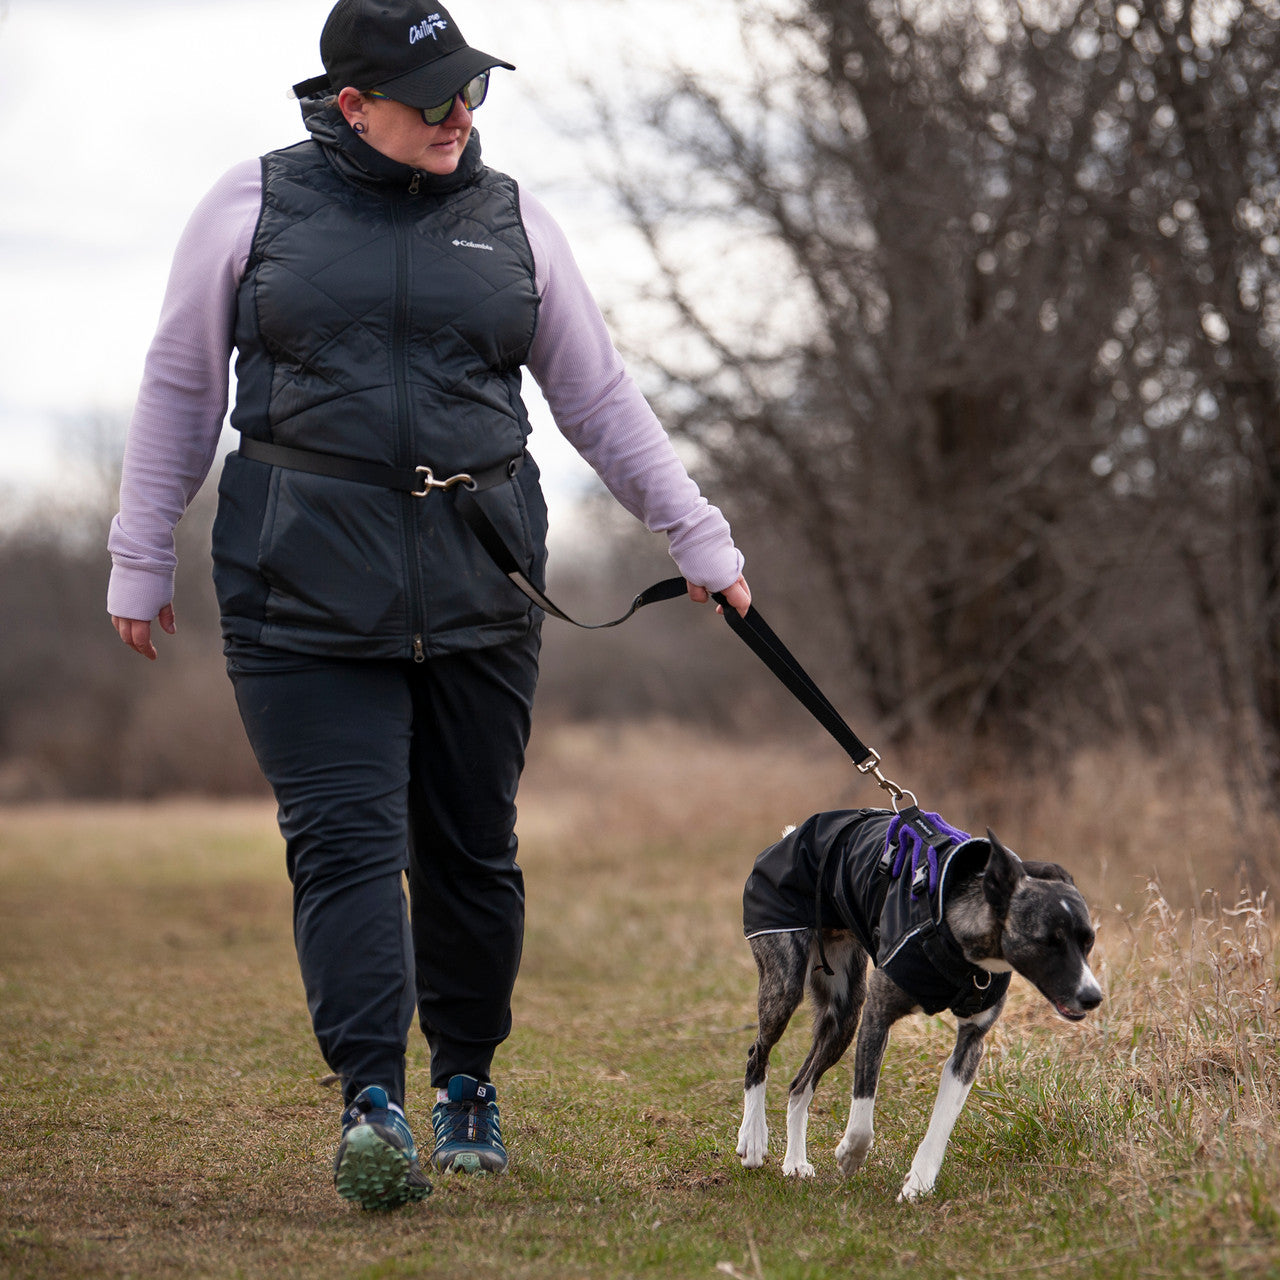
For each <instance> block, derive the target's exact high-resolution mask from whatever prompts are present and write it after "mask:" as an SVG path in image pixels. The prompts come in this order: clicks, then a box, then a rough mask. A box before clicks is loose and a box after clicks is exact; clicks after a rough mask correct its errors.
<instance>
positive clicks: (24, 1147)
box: [0, 729, 1280, 1280]
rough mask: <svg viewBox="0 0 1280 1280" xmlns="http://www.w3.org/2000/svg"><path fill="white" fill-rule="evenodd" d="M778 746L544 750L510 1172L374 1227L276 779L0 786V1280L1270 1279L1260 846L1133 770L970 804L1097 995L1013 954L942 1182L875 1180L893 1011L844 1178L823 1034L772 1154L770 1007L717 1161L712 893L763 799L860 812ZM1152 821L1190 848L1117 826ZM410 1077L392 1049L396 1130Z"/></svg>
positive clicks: (740, 994)
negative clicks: (10, 800)
mask: <svg viewBox="0 0 1280 1280" xmlns="http://www.w3.org/2000/svg"><path fill="white" fill-rule="evenodd" d="M784 754H785V756H786V759H785V761H783V762H781V763H780V762H779V761H777V760H776V759H775V758H774V753H773V752H770V751H765V750H763V749H761V750H757V751H754V752H753V751H744V750H729V749H728V748H726V747H723V746H721V745H719V744H716V743H713V742H700V741H697V740H693V739H690V738H688V737H686V736H683V735H681V734H678V733H676V732H675V731H674V730H664V729H657V730H654V731H653V732H652V733H651V734H649V735H639V734H634V733H625V734H619V735H615V736H613V737H602V736H601V735H599V734H587V733H583V732H572V731H567V730H565V731H558V732H549V733H548V734H547V735H546V737H545V738H543V739H540V740H539V741H538V742H537V743H536V750H535V753H534V757H533V760H532V762H531V768H530V774H529V777H528V779H527V783H526V788H525V793H524V797H523V803H522V808H521V831H522V841H523V843H522V855H521V861H522V864H523V866H524V868H525V873H526V878H527V883H528V893H529V928H528V937H527V943H526V950H525V961H524V967H523V970H522V974H521V979H520V984H519V986H518V988H517V996H516V1010H515V1012H516V1031H515V1034H514V1035H513V1037H512V1039H511V1041H510V1042H509V1044H508V1045H507V1046H505V1047H504V1050H503V1051H502V1053H501V1055H500V1059H499V1062H498V1064H497V1066H496V1069H495V1078H496V1079H497V1082H498V1085H499V1088H500V1091H501V1099H502V1104H503V1127H504V1132H505V1133H506V1134H507V1136H508V1139H509V1143H510V1146H511V1149H512V1155H513V1163H512V1168H511V1171H510V1173H509V1174H508V1175H507V1176H505V1177H503V1178H500V1179H489V1180H484V1179H471V1180H463V1179H453V1180H448V1181H441V1180H437V1186H436V1190H435V1193H434V1194H433V1195H432V1196H431V1197H430V1198H429V1199H428V1200H427V1201H426V1202H425V1203H424V1204H422V1205H419V1206H414V1207H412V1208H410V1209H407V1210H405V1211H402V1212H399V1213H397V1214H393V1215H370V1214H363V1213H361V1212H359V1211H358V1210H355V1209H353V1208H351V1207H350V1206H348V1205H346V1204H344V1203H342V1202H340V1201H339V1200H338V1199H337V1197H336V1196H335V1194H334V1192H333V1189H332V1185H331V1182H330V1175H329V1161H330V1159H331V1156H332V1150H333V1147H334V1145H335V1142H336V1132H337V1126H336V1118H337V1111H338V1103H337V1099H336V1097H335V1094H334V1092H333V1091H332V1090H331V1089H329V1088H327V1087H325V1086H324V1085H323V1084H322V1083H321V1080H322V1077H323V1076H324V1074H325V1071H326V1068H325V1066H324V1064H323V1063H322V1062H321V1060H320V1058H319V1056H318V1054H317V1052H316V1050H315V1048H314V1045H313V1043H312V1041H311V1037H310V1031H309V1027H308V1024H307V1018H306V1011H305V1007H304V1003H303V999H302V993H301V986H300V982H299V979H298V976H297V972H296V964H295V961H294V957H293V952H292V942H291V931H290V923H289V915H290V905H289V891H288V886H287V884H286V882H285V879H284V873H283V866H282V863H283V859H282V855H281V847H280V841H279V837H278V835H277V834H276V832H275V828H274V821H273V813H272V810H271V807H270V806H269V805H264V804H221V805H220V804H211V803H196V802H183V803H176V802H175V803H168V804H161V805H157V806H155V807H150V808H111V807H84V808H64V809H59V808H40V809H30V808H28V809H10V810H4V811H0V1276H4V1277H39V1278H42V1280H43V1278H45V1277H64V1276H65V1277H126V1276H137V1277H143V1278H150V1277H171V1276H173V1277H176V1276H183V1277H186V1276H209V1277H259V1276H263V1277H266V1276H270V1277H277V1276H280V1277H293V1276H297V1277H304V1276H305V1277H309V1278H312V1277H314V1278H317V1280H320V1278H326V1277H364V1278H366V1280H375V1278H380V1277H410V1276H423V1277H445V1276H450V1277H453V1276H477V1277H482V1276H483V1277H488V1276H494V1277H525V1276H528V1277H534V1276H536V1277H551V1278H558V1277H592V1278H595V1277H627V1276H644V1277H707V1278H708V1280H711V1278H713V1277H716V1276H718V1275H729V1276H732V1277H739V1278H742V1280H783V1278H784V1277H786V1278H791V1280H801V1278H805V1280H816V1278H817V1277H827V1276H844V1275H858V1276H876V1277H892V1278H896V1277H904V1278H905V1277H908V1276H910V1277H922V1276H923V1277H933V1276H938V1277H944V1276H945V1277H952V1276H958V1277H967V1278H969V1280H973V1278H975V1277H986V1276H1015V1277H1016V1276H1027V1275H1049V1276H1099V1277H1102V1276H1106V1277H1111V1276H1132V1277H1146V1276H1188V1277H1191V1276H1196V1277H1199V1276H1272V1275H1277V1276H1280V992H1278V987H1277V940H1276V938H1275V937H1274V935H1273V933H1272V929H1273V925H1274V917H1273V914H1272V911H1271V907H1270V904H1269V901H1268V900H1267V899H1266V897H1265V894H1264V893H1263V892H1262V891H1261V887H1260V885H1261V883H1265V880H1263V881H1261V882H1260V881H1257V880H1255V882H1254V884H1253V886H1252V890H1253V892H1252V893H1251V894H1250V895H1248V896H1245V897H1243V898H1241V897H1240V895H1239V894H1238V892H1237V889H1238V881H1237V873H1236V866H1237V864H1238V863H1240V862H1244V863H1245V864H1247V865H1248V866H1249V868H1250V870H1251V872H1252V873H1253V874H1255V875H1257V874H1259V869H1260V868H1261V872H1262V874H1264V875H1265V874H1267V873H1268V872H1269V869H1271V868H1273V867H1274V863H1273V862H1269V861H1267V858H1268V857H1273V856H1274V855H1273V854H1272V853H1268V854H1267V856H1266V857H1264V856H1262V855H1256V856H1255V855H1254V854H1253V853H1251V852H1250V851H1251V850H1256V848H1258V847H1259V845H1258V842H1259V841H1265V840H1266V839H1267V838H1268V832H1267V831H1265V830H1263V829H1262V828H1257V827H1250V828H1249V829H1248V830H1243V829H1241V830H1236V831H1235V832H1234V833H1233V834H1231V835H1230V836H1229V838H1223V837H1221V835H1220V838H1219V840H1218V842H1217V844H1215V845H1214V846H1213V849H1212V850H1210V849H1209V848H1208V847H1207V845H1206V843H1205V841H1207V840H1208V838H1209V837H1208V836H1207V835H1206V834H1205V833H1200V832H1198V831H1197V830H1196V824H1197V823H1203V824H1205V826H1206V831H1208V830H1211V829H1212V824H1213V823H1214V821H1215V817H1214V815H1213V814H1212V813H1206V808H1212V806H1213V804H1215V803H1219V800H1218V798H1216V797H1217V793H1216V791H1215V790H1214V789H1213V788H1211V787H1210V788H1207V789H1206V791H1205V792H1203V793H1201V792H1199V791H1198V790H1197V787H1196V786H1194V785H1186V784H1185V782H1178V781H1177V779H1176V778H1174V779H1169V778H1166V777H1164V776H1163V775H1162V774H1161V773H1160V770H1159V769H1158V768H1156V767H1155V766H1148V765H1144V764H1142V763H1141V762H1138V761H1136V760H1134V759H1132V758H1126V759H1124V760H1119V759H1112V760H1108V759H1107V758H1105V757H1103V756H1099V757H1097V758H1095V759H1091V760H1090V759H1081V760H1080V761H1077V762H1076V764H1075V765H1074V766H1073V769H1072V771H1071V772H1070V774H1069V775H1068V776H1065V777H1064V779H1063V780H1062V782H1061V785H1059V786H1057V787H1056V788H1054V789H1052V790H1045V789H1043V788H1041V789H1039V790H1036V791H1033V790H1031V789H1029V788H1028V789H1027V790H1025V791H1023V792H1021V793H1009V792H1007V791H1005V792H1003V793H1002V794H1001V797H1000V799H999V801H998V802H994V801H993V802H992V804H993V807H994V808H996V809H998V810H999V821H998V823H993V825H997V829H998V830H1000V831H1001V834H1002V836H1003V837H1004V838H1005V839H1006V840H1007V841H1008V842H1009V843H1010V844H1012V845H1013V846H1014V847H1015V848H1021V849H1024V851H1025V852H1028V853H1030V852H1031V851H1032V848H1033V846H1034V849H1035V853H1036V854H1037V855H1039V856H1046V857H1048V856H1053V857H1057V858H1059V859H1060V860H1061V861H1063V862H1065V863H1067V864H1068V865H1069V866H1071V867H1072V869H1073V870H1074V871H1076V873H1077V878H1078V880H1079V881H1080V883H1081V886H1082V888H1084V889H1085V891H1086V894H1087V895H1088V896H1089V897H1090V900H1091V902H1092V903H1093V905H1094V908H1095V913H1096V915H1097V918H1098V922H1099V926H1100V928H1099V934H1100V941H1099V950H1098V952H1097V953H1096V956H1097V964H1096V968H1097V970H1098V972H1099V976H1100V979H1101V980H1102V982H1103V985H1104V989H1105V991H1106V994H1107V999H1106V1001H1105V1003H1104V1005H1103V1007H1102V1009H1101V1010H1099V1011H1098V1013H1097V1014H1095V1015H1094V1016H1092V1017H1091V1018H1090V1019H1089V1021H1088V1022H1087V1023H1085V1024H1084V1025H1082V1026H1081V1027H1070V1026H1067V1025H1065V1024H1064V1023H1062V1022H1061V1021H1060V1020H1058V1019H1057V1018H1055V1017H1054V1016H1053V1015H1052V1013H1051V1012H1050V1011H1049V1010H1048V1008H1047V1006H1045V1005H1044V1003H1043V1001H1040V1000H1039V998H1038V997H1036V996H1034V994H1033V993H1032V992H1031V991H1030V989H1029V988H1028V987H1027V986H1026V984H1025V983H1023V982H1021V981H1020V980H1017V979H1015V982H1014V989H1013V995H1012V997H1011V1007H1010V1010H1009V1012H1008V1013H1007V1014H1006V1017H1005V1018H1004V1019H1003V1020H1002V1022H1001V1024H1000V1027H999V1028H998V1029H997V1031H996V1032H995V1033H994V1034H993V1036H992V1037H991V1041H992V1043H991V1047H990V1051H989V1053H988V1057H987V1060H986V1062H985V1064H984V1066H983V1070H982V1074H981V1075H980V1077H979V1082H978V1085H977V1087H976V1088H975V1090H974V1092H973V1095H972V1096H971V1097H970V1100H969V1104H968V1106H967V1108H966V1110H965V1112H964V1114H963V1115H962V1116H961V1119H960V1122H959V1124H958V1125H957V1127H956V1132H955V1135H954V1137H953V1139H952V1144H951V1148H950V1151H949V1153H948V1158H947V1162H946V1163H945V1164H944V1166H943V1171H942V1175H941V1177H940V1179H939V1183H938V1189H937V1193H936V1195H935V1196H934V1197H933V1198H932V1199H930V1200H928V1201H926V1202H923V1203H920V1204H915V1205H898V1204H896V1203H895V1201H894V1197H895V1195H896V1192H897V1189H898V1186H899V1185H900V1182H901V1179H902V1177H903V1176H904V1174H905V1172H906V1169H907V1167H908V1165H909V1163H910V1159H911V1154H912V1152H913V1150H914V1147H915V1144H916V1143H917V1142H918V1140H919V1138H920V1136H921V1135H922V1133H923V1131H924V1127H925V1124H926V1122H927V1118H928V1112H929V1108H930V1106H931V1104H932V1099H933V1093H934V1089H935V1085H936V1080H937V1075H938V1072H939V1070H940V1068H941V1065H942V1062H943V1060H944V1059H945V1057H946V1055H947V1053H948V1051H949V1048H950V1032H949V1029H948V1027H947V1025H946V1021H945V1020H944V1019H929V1020H926V1019H913V1020H910V1021H909V1022H908V1023H906V1024H903V1025H902V1028H901V1030H900V1031H899V1032H898V1033H896V1034H895V1038H894V1041H893V1043H892V1044H891V1046H890V1050H889V1054H888V1057H887V1060H886V1065H885V1070H884V1076H883V1080H882V1085H881V1092H880V1103H879V1106H878V1110H877V1124H876V1145H875V1147H874V1148H873V1150H872V1153H871V1157H870V1159H869V1161H868V1164H867V1167H866V1168H865V1169H864V1170H863V1171H862V1172H861V1173H860V1174H859V1175H858V1176H857V1178H855V1179H853V1180H846V1179H843V1178H841V1177H840V1175H839V1174H838V1173H837V1171H836V1169H835V1162H834V1157H833V1154H832V1149H833V1148H834V1145H835V1143H836V1141H837V1140H838V1138H839V1135H840V1132H841V1130H842V1128H843V1122H844V1118H845V1115H846V1112H847V1108H848V1091H849V1083H850V1076H851V1065H852V1064H851V1062H850V1061H846V1062H845V1063H843V1064H841V1066H840V1067H839V1068H838V1069H837V1070H836V1071H834V1072H832V1073H831V1074H830V1075H829V1076H828V1077H827V1079H826V1080H825V1081H824V1083H823V1086H822V1088H821V1089H820V1091H819V1094H818V1098H817V1100H816V1102H815V1106H814V1112H813V1119H812V1127H811V1145H810V1151H811V1153H812V1154H813V1158H814V1163H815V1165H816V1166H817V1169H818V1175H817V1177H816V1178H815V1179H813V1180H812V1181H810V1182H806V1183H803V1184H797V1183H792V1182H788V1181H785V1180H784V1179H783V1178H782V1176H781V1174H780V1172H779V1167H778V1166H779V1159H780V1149H779V1147H780V1143H779V1138H780V1136H781V1129H782V1120H783V1114H784V1091H785V1087H786V1081H787V1079H788V1078H789V1073H790V1072H791V1071H793V1070H794V1069H795V1068H796V1067H797V1066H798V1064H799V1061H800V1058H801V1056H802V1054H803V1047H804V1041H805V1035H804V1028H803V1026H802V1025H800V1024H799V1022H798V1025H797V1026H796V1027H795V1028H793V1030H792V1032H791V1033H790V1034H789V1035H788V1037H787V1038H786V1039H785V1040H784V1041H783V1043H782V1045H781V1046H780V1050H779V1052H778V1054H777V1055H776V1056H775V1065H774V1074H773V1083H772V1096H771V1100H770V1101H771V1105H770V1127H771V1131H772V1136H773V1140H774V1150H773V1151H772V1152H771V1155H770V1163H769V1164H767V1165H766V1167H765V1168H764V1169H762V1170H759V1171H756V1172H754V1173H747V1172H746V1171H744V1170H742V1169H741V1168H740V1166H739V1164H738V1161H737V1159H736V1157H735V1156H734V1153H733V1147H734V1142H735V1137H736V1130H737V1123H738V1118H739V1113H740V1099H741V1083H740V1082H741V1073H742V1066H743V1059H744V1056H745V1052H746V1048H747V1046H748V1044H749V1042H750V1040H751V1038H752V1023H753V1020H754V1008H753V1000H754V969H753V966H752V963H751V959H750V954H749V952H748V950H747V948H746V946H745V944H744V943H743V941H742V939H741V936H740V925H739V900H740V894H741V886H742V881H743V879H744V877H745V875H746V872H747V870H748V868H749V866H750V862H751V859H752V858H753V857H754V855H755V853H756V852H757V851H758V850H759V848H760V847H762V846H763V845H764V844H765V843H767V842H768V841H770V840H771V839H773V838H775V837H776V833H777V830H778V828H779V826H780V825H781V823H782V822H784V821H787V820H796V819H798V818H802V817H804V816H805V815H806V814H807V813H808V812H810V811H812V810H813V809H816V808H820V807H834V806H836V805H840V804H848V803H856V804H861V803H877V799H876V794H875V793H874V792H872V793H870V794H868V791H867V789H866V784H863V783H859V784H857V785H855V784H854V782H853V781H852V780H851V778H850V776H849V775H850V772H851V771H850V770H849V769H848V766H847V765H844V764H842V763H841V762H840V761H839V760H832V759H831V758H830V757H831V754H832V753H831V751H830V748H823V747H817V748H815V749H814V751H813V752H812V753H807V752H805V751H789V752H786V753H784ZM806 754H809V755H810V757H811V758H810V760H809V761H808V762H806V761H805V760H804V759H801V758H799V757H801V756H804V755H806ZM813 760H818V761H819V762H820V763H818V764H816V765H814V764H813V763H812V761H813ZM924 798H925V797H923V796H922V799H924ZM928 799H929V801H930V802H931V803H930V805H929V807H935V808H940V809H942V811H943V812H944V813H946V814H947V816H948V817H950V818H952V820H953V821H959V822H960V823H961V824H962V825H963V824H964V823H965V822H972V823H973V824H974V825H979V824H980V823H981V824H985V823H986V822H987V821H990V820H991V819H989V818H988V817H987V816H986V815H985V814H981V815H975V814H973V813H971V812H969V811H968V806H967V805H966V804H965V802H964V800H963V798H962V797H961V796H960V795H959V794H958V793H957V794H947V793H945V792H939V793H938V794H937V795H930V796H929V797H928ZM1229 816H1230V815H1228V819H1229ZM1228 819H1223V818H1222V815H1218V819H1217V820H1218V821H1219V823H1220V822H1221V821H1227V820H1228ZM1173 824H1177V827H1176V829H1177V830H1178V831H1179V832H1180V833H1181V834H1182V836H1183V837H1184V838H1182V839H1179V840H1171V839H1162V840H1160V841H1157V842H1155V843H1154V844H1153V842H1152V841H1151V840H1150V839H1149V836H1148V838H1144V835H1143V833H1144V832H1147V833H1150V832H1151V831H1152V830H1162V831H1165V832H1168V831H1169V830H1171V829H1173ZM1189 829H1190V830H1191V833H1192V838H1193V841H1199V843H1193V853H1192V854H1188V853H1187V851H1186V849H1185V847H1184V845H1185V844H1186V839H1185V837H1186V833H1187V832H1188V830H1189ZM1218 830H1219V832H1221V826H1220V825H1219V827H1218ZM1049 834H1052V835H1053V837H1054V839H1053V841H1052V842H1051V843H1050V842H1049V841H1048V840H1047V839H1046V837H1047V836H1048V835H1049ZM1269 836H1270V840H1271V842H1270V844H1269V845H1266V848H1267V849H1268V850H1272V851H1273V850H1274V849H1275V847H1276V846H1275V841H1274V832H1271V833H1269ZM1104 841H1105V844H1104V843H1103V842H1104ZM1242 851H1243V852H1242ZM1153 878H1158V883H1159V884H1162V885H1163V886H1164V887H1163V888H1159V887H1156V886H1155V885H1154V884H1153V885H1151V887H1148V884H1149V881H1152V880H1153ZM1211 890H1217V895H1215V894H1214V893H1212V892H1207V891H1211ZM1117 903H1118V905H1116V904H1117ZM426 1084H427V1071H426V1061H425V1053H424V1050H423V1048H422V1046H421V1044H420V1043H418V1042H416V1041H415V1042H414V1044H413V1046H412V1048H411V1058H410V1089H411V1098H410V1118H411V1120H413V1121H415V1122H416V1123H415V1127H416V1128H417V1130H418V1132H419V1134H420V1135H421V1134H423V1133H424V1132H425V1131H426V1130H427V1128H428V1126H427V1125H426V1123H425V1106H426V1103H425V1094H426ZM415 1103H417V1107H416V1108H415Z"/></svg>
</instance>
